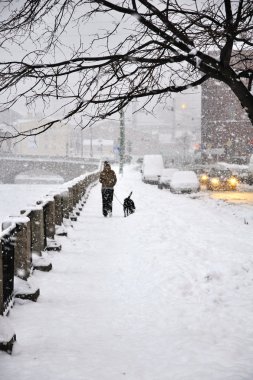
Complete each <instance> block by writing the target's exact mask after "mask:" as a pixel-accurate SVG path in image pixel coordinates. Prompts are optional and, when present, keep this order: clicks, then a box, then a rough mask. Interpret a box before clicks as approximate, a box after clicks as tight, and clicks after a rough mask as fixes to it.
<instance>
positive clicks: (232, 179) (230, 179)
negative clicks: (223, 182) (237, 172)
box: [228, 177, 238, 186]
mask: <svg viewBox="0 0 253 380" xmlns="http://www.w3.org/2000/svg"><path fill="white" fill-rule="evenodd" d="M228 181H229V183H230V185H232V186H234V185H237V183H238V181H237V179H236V178H234V177H231V178H229V180H228Z"/></svg>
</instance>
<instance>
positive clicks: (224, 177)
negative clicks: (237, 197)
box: [207, 168, 239, 190]
mask: <svg viewBox="0 0 253 380" xmlns="http://www.w3.org/2000/svg"><path fill="white" fill-rule="evenodd" d="M238 182H239V181H238V179H237V178H236V177H235V176H233V174H232V172H231V170H229V169H218V168H212V169H211V170H210V172H209V173H208V180H207V189H208V190H236V188H237V186H238Z"/></svg>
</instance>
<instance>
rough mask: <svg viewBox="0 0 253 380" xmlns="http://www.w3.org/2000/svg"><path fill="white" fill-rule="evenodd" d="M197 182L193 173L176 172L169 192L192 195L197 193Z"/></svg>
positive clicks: (188, 171)
mask: <svg viewBox="0 0 253 380" xmlns="http://www.w3.org/2000/svg"><path fill="white" fill-rule="evenodd" d="M199 188H200V186H199V180H198V177H197V175H196V173H195V172H194V171H190V170H187V171H177V172H175V173H174V174H173V177H172V180H171V183H170V191H171V192H172V193H192V192H196V191H199Z"/></svg>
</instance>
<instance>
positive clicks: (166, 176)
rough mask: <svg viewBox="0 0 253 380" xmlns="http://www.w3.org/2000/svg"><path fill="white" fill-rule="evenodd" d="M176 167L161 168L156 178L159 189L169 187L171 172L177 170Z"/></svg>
mask: <svg viewBox="0 0 253 380" xmlns="http://www.w3.org/2000/svg"><path fill="white" fill-rule="evenodd" d="M177 171H178V169H176V168H164V169H163V170H162V173H161V176H160V177H159V179H158V188H159V189H169V188H170V183H171V180H172V177H173V174H174V173H175V172H177Z"/></svg>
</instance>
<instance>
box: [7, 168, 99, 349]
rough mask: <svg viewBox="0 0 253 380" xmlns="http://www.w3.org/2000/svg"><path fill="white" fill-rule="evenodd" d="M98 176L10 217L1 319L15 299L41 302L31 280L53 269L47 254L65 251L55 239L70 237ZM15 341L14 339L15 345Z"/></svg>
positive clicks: (86, 177) (81, 180)
mask: <svg viewBox="0 0 253 380" xmlns="http://www.w3.org/2000/svg"><path fill="white" fill-rule="evenodd" d="M98 176H99V172H94V173H91V174H87V175H83V176H80V177H78V178H76V179H75V180H72V181H70V182H67V183H65V184H63V185H62V186H61V188H60V189H59V191H58V192H55V193H50V194H48V195H46V196H45V197H44V198H43V199H40V200H38V201H37V202H36V205H34V206H32V207H30V208H29V209H26V210H22V211H21V215H20V216H18V217H10V218H9V219H8V220H7V221H6V222H4V223H3V226H2V229H3V232H2V233H1V234H0V317H4V316H6V315H7V314H8V312H9V310H10V308H11V307H12V306H13V303H14V298H15V297H18V298H23V299H25V298H27V299H30V300H32V301H36V300H37V298H38V296H39V289H31V287H30V286H29V284H28V282H27V279H28V278H29V276H30V275H31V273H32V271H33V270H35V269H38V270H44V271H48V270H50V269H52V264H51V263H49V262H48V261H47V259H45V258H44V256H43V253H45V251H48V250H54V251H59V250H60V249H61V246H60V245H59V244H57V242H56V241H55V240H54V238H55V235H57V234H59V235H64V234H65V235H66V233H67V232H66V228H65V227H66V226H67V225H68V224H69V223H70V221H71V220H72V221H74V220H77V217H78V215H80V210H81V208H82V205H81V203H82V199H83V197H85V196H86V192H87V189H88V187H89V186H90V185H92V184H94V183H95V182H96V181H97V179H98ZM15 283H17V288H15ZM20 289H21V290H20ZM0 337H1V334H0ZM14 341H15V339H14V338H13V337H12V338H11V342H14ZM3 347H8V350H6V351H8V352H9V351H11V349H10V342H1V338H0V349H3Z"/></svg>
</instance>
